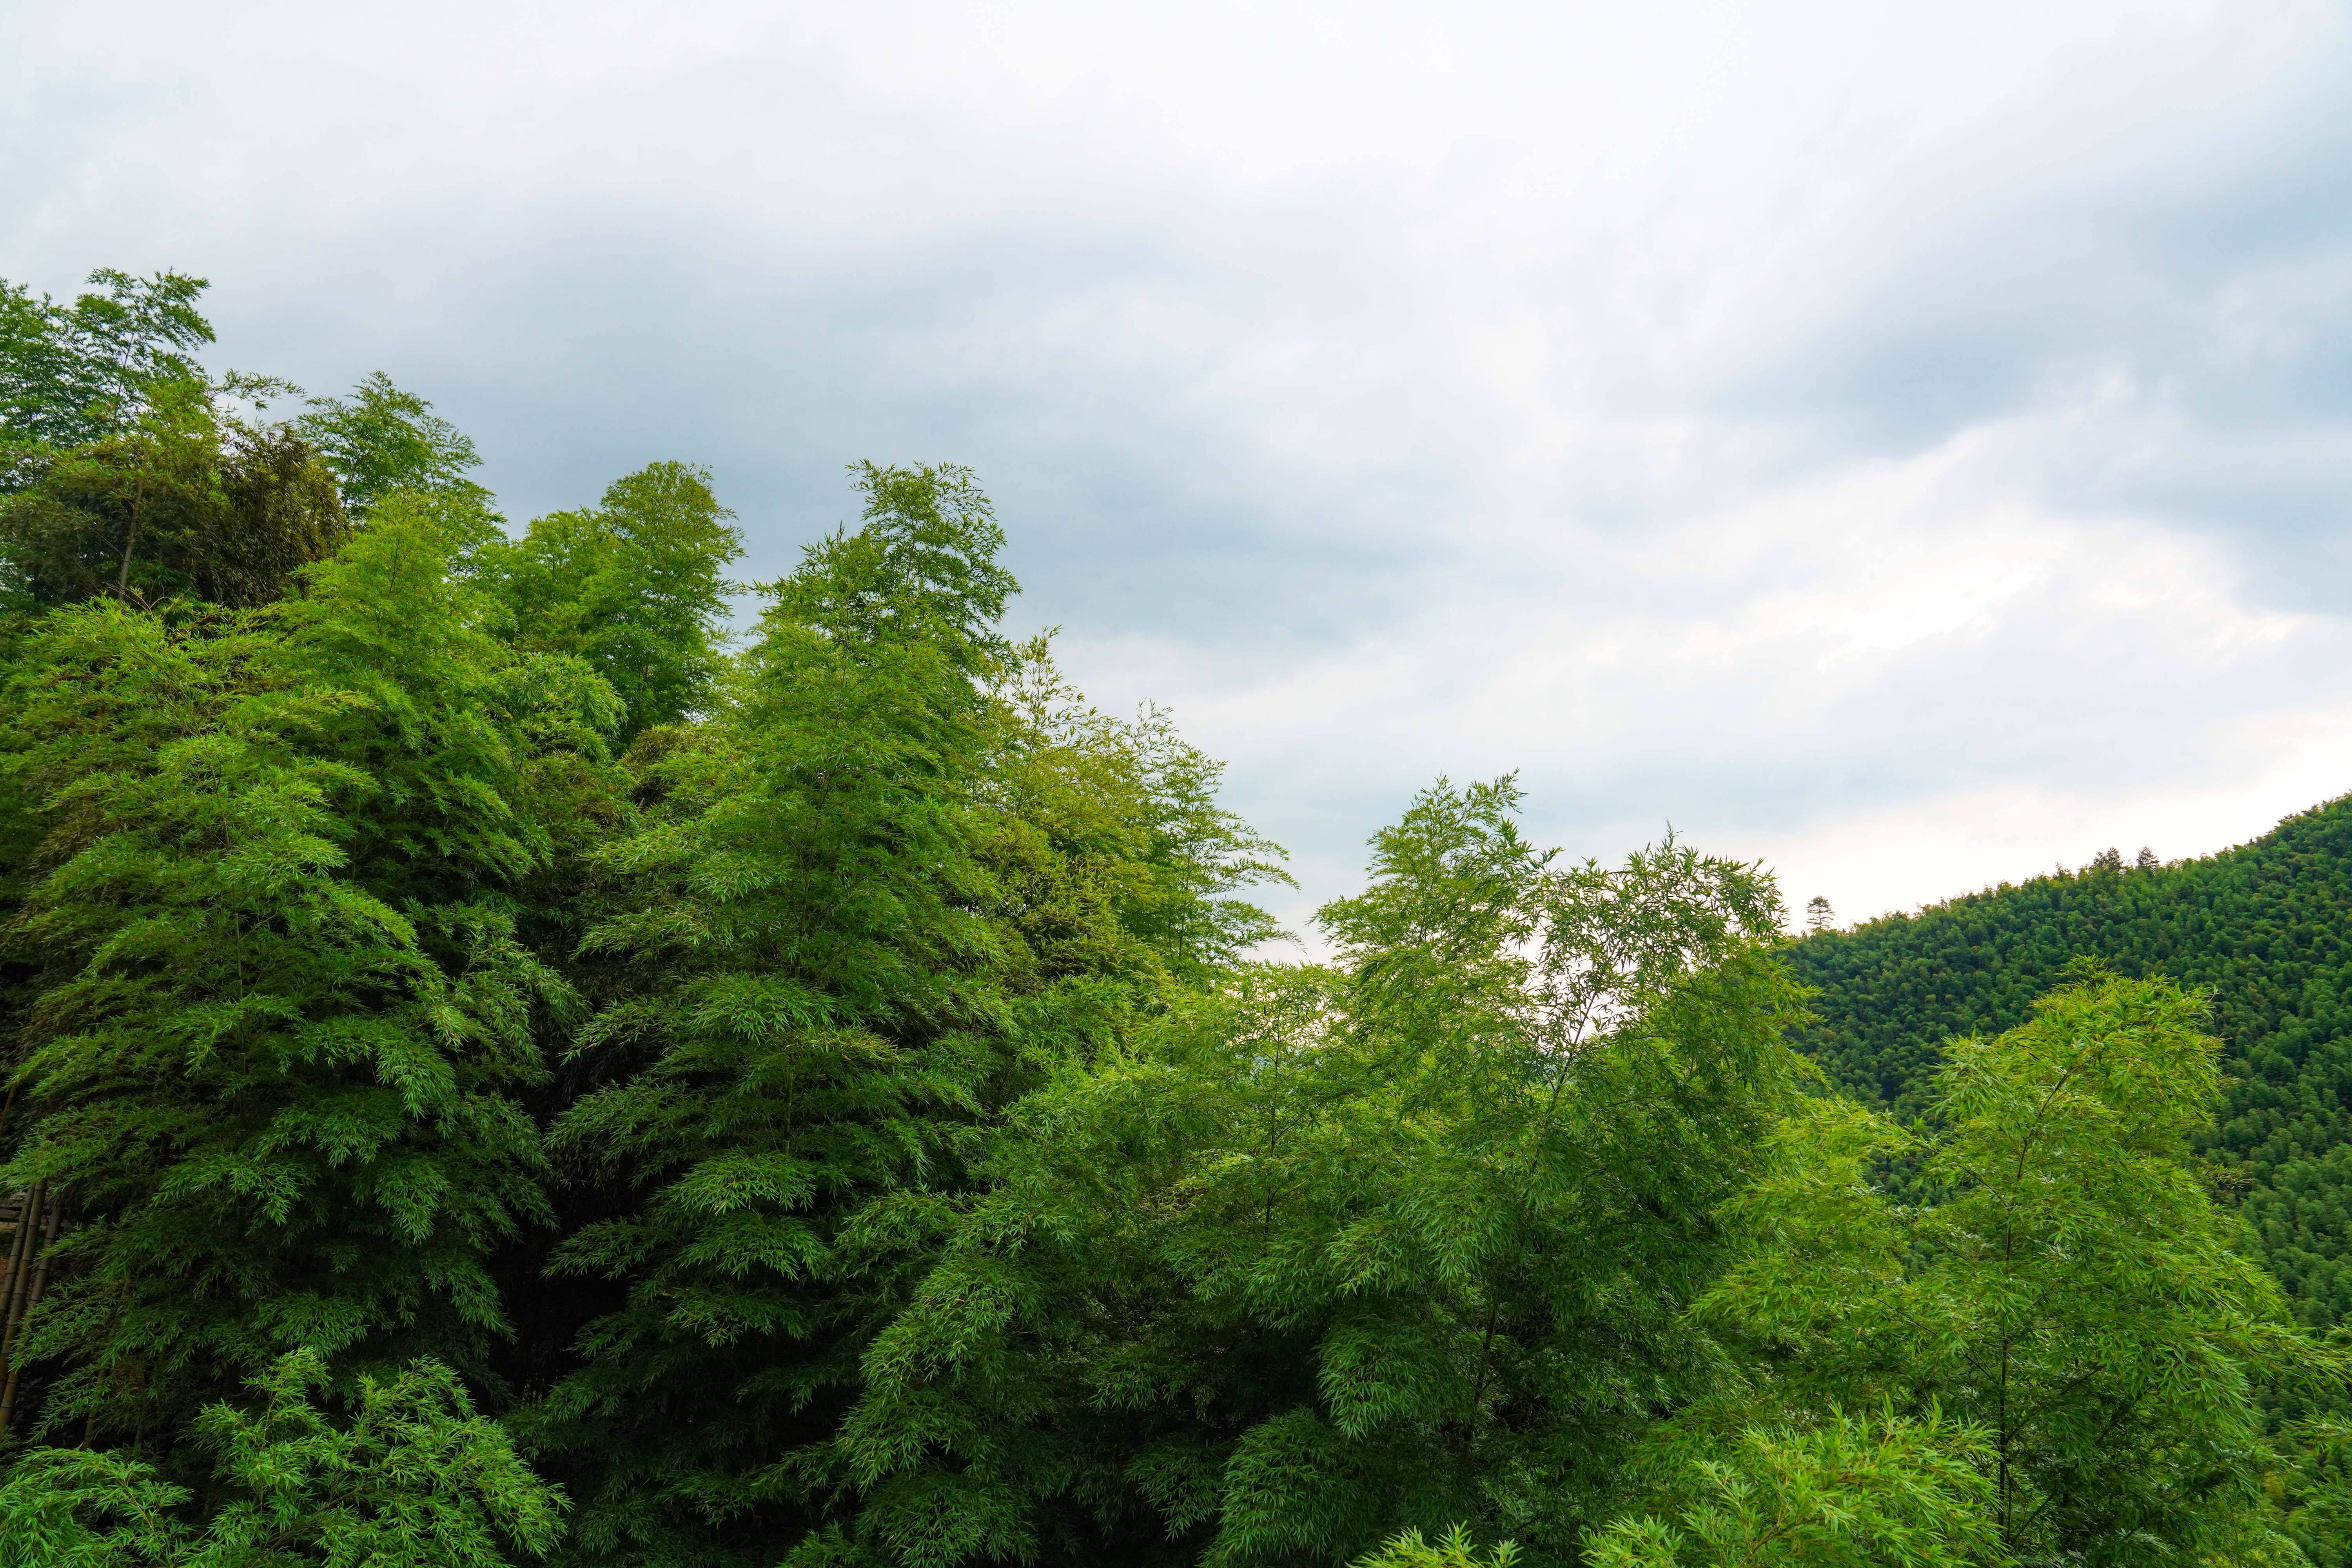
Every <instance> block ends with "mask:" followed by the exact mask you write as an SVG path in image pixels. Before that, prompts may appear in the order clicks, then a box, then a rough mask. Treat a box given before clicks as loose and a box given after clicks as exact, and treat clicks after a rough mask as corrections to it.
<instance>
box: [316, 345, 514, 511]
mask: <svg viewBox="0 0 2352 1568" xmlns="http://www.w3.org/2000/svg"><path fill="white" fill-rule="evenodd" d="M308 407H309V412H308V413H305V414H303V415H302V416H300V417H299V418H298V419H296V420H295V421H294V430H295V432H296V434H298V435H299V436H300V437H301V438H302V439H303V440H305V441H307V442H309V443H310V447H312V449H313V450H315V451H316V452H317V453H318V454H319V457H320V460H321V461H322V462H324V463H325V464H326V466H327V468H328V469H329V470H330V471H331V472H332V473H333V474H334V476H335V479H336V482H337V483H338V485H340V486H341V493H342V500H343V506H344V508H345V509H346V510H349V511H350V512H351V514H352V516H353V517H358V518H365V517H369V516H372V515H373V513H374V512H375V510H376V509H377V508H379V507H381V506H382V505H383V503H384V502H385V501H386V500H389V499H391V498H392V497H393V496H394V495H396V494H401V493H406V494H409V495H411V496H433V497H437V498H440V499H441V500H444V501H445V502H447V503H450V504H452V505H454V506H456V507H457V508H458V509H460V510H482V511H487V510H488V506H489V499H490V498H489V492H488V490H486V489H482V487H481V486H480V485H478V484H476V483H475V482H474V481H473V480H472V479H469V478H467V475H468V474H470V473H471V472H472V470H473V469H475V468H478V467H479V466H480V465H481V461H482V458H481V454H480V453H478V451H476V450H475V449H474V443H473V442H472V441H471V440H470V439H468V438H467V436H466V434H465V433H464V432H463V431H461V430H459V429H458V428H457V426H454V425H452V424H450V423H449V422H448V421H447V420H446V419H444V418H442V417H441V416H439V415H437V414H436V413H434V412H433V405H431V404H429V403H427V402H425V399H423V398H421V397H419V396H417V395H415V393H412V392H403V391H402V390H401V389H400V388H399V387H397V386H394V384H392V378H391V377H389V376H387V375H385V374H383V372H382V371H376V372H373V374H370V375H368V376H367V377H365V378H364V379H363V380H362V381H361V382H360V384H358V385H357V386H355V387H353V388H352V393H351V395H350V396H348V397H313V398H311V399H310V401H309V404H308Z"/></svg>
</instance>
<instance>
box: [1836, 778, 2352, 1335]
mask: <svg viewBox="0 0 2352 1568" xmlns="http://www.w3.org/2000/svg"><path fill="white" fill-rule="evenodd" d="M2102 862H2103V863H2100V864H2095V865H2093V866H2091V867H2089V868H2084V869H2083V870H2080V871H2075V872H2071V873H2065V874H2061V875H2053V876H2046V877H2036V878H2034V879H2032V880H2031V881H2028V882H2025V883H2022V884H2020V885H2016V886H2011V885H2009V884H2006V883H2004V884H2002V885H2001V886H2000V887H1999V888H1994V889H1988V890H1986V891H1984V892H1980V893H1972V894H1969V895H1968V896H1966V897H1963V898H1958V899H1954V900H1951V901H1949V902H1948V903H1943V904H1938V905H1936V906H1934V907H1933V908H1930V909H1927V910H1921V911H1920V912H1919V913H1917V914H1916V915H1888V916H1886V917H1885V918H1883V919H1880V920H1875V921H1869V922H1868V923H1866V924H1864V925H1861V926H1858V927H1856V928H1854V929H1853V930H1852V931H1824V932H1821V933H1818V934H1815V935H1811V936H1808V937H1806V938H1804V939H1803V940H1802V941H1800V942H1795V943H1793V944H1792V945H1791V947H1790V952H1789V957H1790V963H1791V964H1792V965H1793V967H1794V968H1795V970H1796V972H1797V973H1798V974H1799V976H1801V978H1802V979H1803V980H1804V981H1805V982H1806V983H1807V984H1811V985H1812V986H1814V987H1816V988H1817V989H1818V990H1819V992H1820V994H1819V996H1818V997H1816V999H1815V1000H1814V1003H1813V1007H1814V1010H1815V1011H1816V1012H1817V1013H1818V1014H1819V1015H1820V1021H1819V1022H1818V1023H1816V1024H1814V1025H1813V1026H1811V1027H1810V1028H1809V1029H1808V1030H1807V1031H1806V1032H1805V1037H1804V1039H1803V1041H1802V1044H1803V1046H1804V1047H1805V1048H1806V1049H1807V1050H1808V1051H1809V1052H1810V1053H1811V1055H1812V1056H1813V1058H1815V1059H1816V1060H1818V1061H1819V1062H1820V1063H1821V1064H1822V1068H1824V1069H1825V1070H1826V1071H1827V1072H1828V1073H1829V1074H1830V1076H1831V1077H1832V1079H1834V1080H1835V1081H1837V1082H1838V1083H1839V1084H1840V1085H1841V1086H1843V1088H1845V1089H1848V1090H1849V1091H1850V1092H1853V1093H1854V1094H1857V1095H1859V1096H1861V1097H1863V1098H1864V1099H1867V1100H1878V1101H1881V1102H1883V1103H1885V1105H1887V1106H1888V1107H1889V1108H1891V1109H1892V1110H1895V1111H1896V1112H1897V1113H1898V1114H1901V1115H1903V1116H1905V1117H1909V1116H1911V1115H1915V1114H1916V1113H1917V1111H1918V1110H1919V1108H1920V1106H1921V1105H1922V1103H1923V1102H1924V1089H1925V1086H1926V1082H1927V1075H1928V1074H1929V1073H1930V1072H1931V1071H1932V1070H1933V1068H1934V1067H1935V1065H1936V1063H1937V1060H1938V1059H1939V1058H1940V1057H1941V1055H1942V1051H1943V1045H1944V1042H1945V1041H1946V1040H1948V1039H1949V1038H1951V1037H1953V1036H1955V1035H1966V1034H1970V1033H1984V1034H1992V1033H1996V1032H1998V1031H2000V1030H2003V1029H2007V1028H2009V1027H2011V1026H2013V1025H2016V1024H2017V1023H2019V1022H2021V1021H2022V1020H2023V1019H2024V1018H2025V1016H2026V1015H2027V1012H2028V1009H2029V1008H2030V1006H2031V1005H2032V1001H2033V999H2034V997H2036V996H2038V995H2040V994H2042V992H2043V991H2045V990H2047V989H2049V987H2050V986H2051V985H2052V984H2054V983H2055V982H2056V980H2057V978H2058V976H2059V973H2060V971H2062V970H2063V968H2064V967H2065V965H2066V963H2067V961H2068V960H2069V959H2070V958H2072V957H2073V956H2074V954H2076V953H2087V954H2091V955H2094V956H2096V957H2098V958H2101V959H2104V960H2105V961H2106V962H2107V963H2109V964H2110V965H2111V966H2112V967H2114V968H2116V969H2118V970H2121V971H2123V972H2125V973H2131V974H2146V973H2164V974H2168V975H2170V976H2171V977H2173V978H2174V979H2176V980H2179V981H2181V982H2182V983H2184V984H2192V985H2198V986H2203V987H2206V988H2208V989H2210V991H2211V993H2212V994H2213V1030H2214V1033H2216V1034H2217V1035H2219V1036H2220V1037H2221V1039H2222V1041H2223V1042H2224V1044H2225V1046H2226V1047H2227V1049H2228V1058H2227V1059H2228V1071H2229V1072H2230V1074H2231V1083H2230V1086H2229V1089H2228V1090H2227V1093H2226V1096H2225V1099H2224V1100H2223V1104H2222V1107H2221V1111H2220V1113H2219V1118H2218V1125H2217V1128H2216V1131H2215V1132H2214V1133H2213V1135H2212V1138H2211V1140H2210V1144H2209V1147H2208V1149H2207V1152H2208V1154H2209V1155H2210V1157H2211V1158H2212V1159H2214V1160H2215V1161H2216V1162H2218V1163H2221V1164H2223V1165H2225V1166H2227V1167H2231V1170H2230V1173H2229V1174H2230V1176H2231V1181H2232V1184H2235V1185H2236V1186H2237V1189H2238V1193H2239V1197H2238V1202H2239V1205H2240V1209H2241V1212H2242V1213H2243V1214H2244V1215H2245V1216H2246V1217H2247V1218H2248V1219H2249V1220H2251V1221H2252V1224H2253V1227H2254V1230H2255V1233H2256V1234H2257V1236H2258V1237H2260V1246H2261V1247H2262V1249H2263V1254H2264V1257H2265V1259H2266V1261H2267V1262H2268V1263H2269V1265H2270V1267H2271V1268H2272V1270H2273V1272H2274V1273H2275V1274H2276V1275H2277V1276H2278V1277H2279V1279H2280V1280H2281V1281H2282V1282H2283V1283H2284V1285H2285V1286H2286V1289H2287V1290H2288V1292H2289V1293H2290V1294H2291V1295H2292V1296H2293V1297H2294V1299H2295V1301H2296V1305H2297V1310H2299V1311H2300V1312H2301V1313H2302V1314H2303V1315H2304V1317H2305V1319H2306V1321H2310V1322H2313V1323H2315V1324H2326V1323H2333V1322H2336V1321H2344V1320H2347V1319H2352V797H2347V798H2345V799H2339V800H2336V801H2332V802H2330V803H2329V804H2327V805H2322V806H2319V807H2316V808H2315V809H2313V810H2311V811H2307V812H2305V813H2303V814H2302V815H2301V816H2293V817H2289V818H2288V819H2286V820H2285V821H2284V822H2282V823H2280V824H2279V826H2277V827H2276V828H2275V829H2273V831H2272V832H2270V833H2269V834H2267V835H2265V836H2264V837H2261V838H2258V839H2256V840H2254V841H2253V842H2252V843H2250V844H2245V845H2242V846H2240V847H2237V848H2234V849H2229V850H2225V851H2223V852H2222V853H2221V854H2219V855H2214V856H2211V857H2209V858H2204V859H2200V860H2189V861H2182V862H2178V863H2175V864H2172V865H2168V866H2160V867H2150V868H2136V867H2134V866H2131V865H2128V864H2121V865H2119V864H2116V858H2115V857H2103V858H2102Z"/></svg>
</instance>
